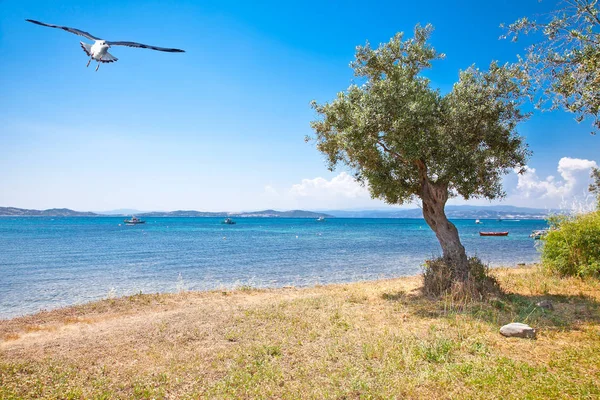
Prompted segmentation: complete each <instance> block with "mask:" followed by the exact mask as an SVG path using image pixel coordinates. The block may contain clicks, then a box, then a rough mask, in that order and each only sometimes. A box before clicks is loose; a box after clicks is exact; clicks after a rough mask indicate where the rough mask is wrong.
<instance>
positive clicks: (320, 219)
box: [317, 217, 325, 222]
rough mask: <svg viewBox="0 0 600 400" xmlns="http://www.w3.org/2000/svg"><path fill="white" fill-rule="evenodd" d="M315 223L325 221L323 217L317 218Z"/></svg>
mask: <svg viewBox="0 0 600 400" xmlns="http://www.w3.org/2000/svg"><path fill="white" fill-rule="evenodd" d="M317 221H319V222H323V221H325V217H319V218H317Z"/></svg>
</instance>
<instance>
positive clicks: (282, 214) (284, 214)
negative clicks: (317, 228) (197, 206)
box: [136, 210, 333, 218]
mask: <svg viewBox="0 0 600 400" xmlns="http://www.w3.org/2000/svg"><path fill="white" fill-rule="evenodd" d="M136 215H137V216H139V217H146V218H148V217H236V218H248V217H266V218H318V217H325V218H333V215H329V214H325V213H320V212H312V211H304V210H292V211H275V210H263V211H249V212H225V211H223V212H207V211H194V210H179V211H168V212H167V211H155V212H148V213H141V214H136Z"/></svg>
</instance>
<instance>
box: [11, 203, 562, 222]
mask: <svg viewBox="0 0 600 400" xmlns="http://www.w3.org/2000/svg"><path fill="white" fill-rule="evenodd" d="M119 211H122V212H123V213H122V214H121V213H117V212H119ZM127 211H135V210H127V209H123V210H115V211H109V212H106V213H102V214H100V213H93V212H82V211H73V210H69V209H68V208H52V209H49V210H27V209H23V208H15V207H0V216H12V217H102V216H110V215H113V216H116V215H136V216H138V217H144V218H148V217H215V218H225V217H232V218H248V217H265V218H318V217H325V218H334V217H338V218H423V213H422V211H421V209H420V208H411V209H389V210H331V211H322V212H313V211H304V210H291V211H275V210H262V211H247V212H227V211H222V212H208V211H195V210H178V211H153V212H139V211H138V212H127ZM559 212H560V210H554V209H549V210H544V209H541V208H527V207H515V206H448V207H446V215H447V216H448V218H454V219H498V218H500V219H543V218H546V217H547V216H548V215H550V214H556V213H559ZM108 213H110V214H108Z"/></svg>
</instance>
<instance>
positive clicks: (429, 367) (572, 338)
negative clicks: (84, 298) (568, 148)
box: [0, 268, 600, 399]
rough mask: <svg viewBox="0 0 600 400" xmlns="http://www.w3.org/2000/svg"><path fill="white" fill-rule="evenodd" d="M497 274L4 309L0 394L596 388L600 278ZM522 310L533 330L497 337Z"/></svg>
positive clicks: (324, 395) (471, 395) (425, 394)
mask: <svg viewBox="0 0 600 400" xmlns="http://www.w3.org/2000/svg"><path fill="white" fill-rule="evenodd" d="M491 273H492V275H493V276H495V277H496V278H497V280H498V282H499V283H500V286H501V288H502V290H503V293H504V294H502V295H501V296H498V297H496V298H490V299H488V300H486V301H471V302H464V303H460V304H457V303H456V302H455V301H454V300H453V299H452V298H451V297H450V296H445V297H441V298H435V299H434V298H431V297H428V296H423V295H422V292H421V290H420V286H421V278H419V277H410V278H402V279H393V280H382V281H377V282H362V283H353V284H347V285H333V286H323V287H316V288H307V289H294V288H291V289H277V290H257V289H252V290H250V288H243V290H236V291H217V292H212V293H192V292H182V293H177V294H165V295H136V296H131V297H126V298H119V299H109V300H105V301H102V302H96V303H90V304H86V305H82V306H76V307H70V308H66V309H62V310H56V311H51V312H45V313H40V314H37V315H32V316H28V317H23V318H17V319H13V320H9V321H0V398H1V399H29V398H32V399H33V398H35V399H56V398H64V399H67V398H73V399H80V398H86V399H87V398H97V399H119V398H122V399H150V398H155V399H162V398H171V399H185V398H190V399H192V398H193V399H198V398H201V399H204V398H207V399H234V398H235V399H237V398H243V399H248V398H278V399H281V398H284V399H328V398H329V399H391V398H431V399H456V398H460V399H524V398H527V399H547V398H589V399H592V398H598V397H600V369H599V368H598V365H600V351H598V349H600V335H598V330H599V329H600V305H599V304H600V303H599V302H600V281H599V280H597V279H588V278H584V279H581V278H570V277H567V278H558V277H555V276H548V275H544V274H542V273H541V272H540V271H539V270H538V269H536V268H520V269H506V270H498V269H494V270H492V271H491ZM540 300H550V301H552V303H553V304H554V309H553V310H547V309H545V308H541V307H538V306H537V305H536V304H537V303H538V302H539V301H540ZM513 321H515V322H523V323H527V324H529V325H531V326H532V327H535V328H536V329H537V330H538V335H537V340H527V339H518V338H505V337H503V336H501V335H500V334H499V333H498V329H499V327H500V326H502V325H503V324H506V323H509V322H513Z"/></svg>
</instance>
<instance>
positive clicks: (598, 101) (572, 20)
mask: <svg viewBox="0 0 600 400" xmlns="http://www.w3.org/2000/svg"><path fill="white" fill-rule="evenodd" d="M561 4H562V7H561V8H560V9H558V10H556V11H554V12H553V13H551V14H549V15H544V16H542V17H541V18H540V19H539V20H535V19H529V18H527V17H525V18H521V19H519V20H517V21H516V22H514V23H512V24H510V25H509V26H508V27H506V28H507V34H506V35H504V36H503V37H505V38H506V37H510V38H511V39H512V40H513V41H517V40H518V39H519V37H520V35H523V34H525V35H527V34H535V33H538V34H539V35H541V38H540V40H538V41H537V42H536V43H534V44H533V45H531V46H529V47H528V48H527V49H526V55H525V56H524V57H522V58H520V59H519V66H520V67H521V69H522V71H523V72H524V73H526V74H527V76H528V78H529V79H528V84H529V96H530V98H531V99H532V100H533V101H534V102H535V104H536V106H537V107H538V108H541V109H549V110H553V109H558V108H563V109H565V110H567V111H569V112H572V113H575V114H576V120H577V122H581V121H583V120H584V119H585V118H587V117H590V118H592V119H593V123H592V125H593V130H592V134H595V133H597V132H598V131H600V3H599V0H564V1H562V3H561Z"/></svg>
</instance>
